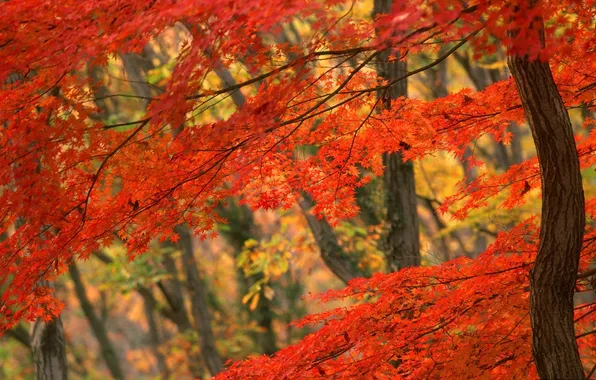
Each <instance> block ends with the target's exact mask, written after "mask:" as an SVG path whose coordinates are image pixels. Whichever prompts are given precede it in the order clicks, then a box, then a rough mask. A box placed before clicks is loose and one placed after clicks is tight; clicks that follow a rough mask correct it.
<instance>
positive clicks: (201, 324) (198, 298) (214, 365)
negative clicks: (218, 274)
mask: <svg viewBox="0 0 596 380" xmlns="http://www.w3.org/2000/svg"><path fill="white" fill-rule="evenodd" d="M174 231H176V233H177V234H178V235H180V248H181V250H182V260H183V263H184V267H185V270H186V283H187V286H188V293H189V294H190V297H191V298H190V303H191V309H192V316H193V318H194V322H195V326H196V329H197V331H198V332H199V346H200V347H201V355H202V356H203V360H204V361H205V364H206V365H207V369H208V370H209V373H210V374H211V375H213V376H215V375H217V374H218V373H219V372H221V370H222V368H223V360H222V359H221V356H219V352H217V347H216V346H215V336H214V334H213V329H212V328H211V315H210V313H209V306H208V304H207V292H206V291H205V284H204V283H203V281H202V279H201V277H200V274H199V270H198V269H197V262H196V260H195V257H194V249H193V245H192V235H191V234H190V231H189V230H188V228H187V227H186V226H184V225H178V226H176V227H175V228H174Z"/></svg>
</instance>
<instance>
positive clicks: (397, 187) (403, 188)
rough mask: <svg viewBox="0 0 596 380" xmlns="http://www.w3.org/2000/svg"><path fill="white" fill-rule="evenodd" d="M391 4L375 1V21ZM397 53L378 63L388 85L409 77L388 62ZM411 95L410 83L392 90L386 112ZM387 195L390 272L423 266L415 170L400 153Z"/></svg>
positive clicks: (392, 160) (389, 162)
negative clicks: (421, 263) (392, 81)
mask: <svg viewBox="0 0 596 380" xmlns="http://www.w3.org/2000/svg"><path fill="white" fill-rule="evenodd" d="M392 3H393V1H392V0H375V2H374V10H373V17H374V16H375V15H377V14H380V13H389V12H390V11H391V6H392ZM393 53H394V52H392V51H391V49H386V50H385V51H383V52H381V54H380V55H379V57H378V60H377V74H378V75H379V77H381V78H383V79H386V80H387V81H391V80H394V79H396V78H399V77H400V76H403V75H404V74H405V73H407V68H406V62H405V61H404V60H397V59H396V60H393V61H390V60H389V55H391V54H393ZM407 95H408V82H407V80H406V79H403V80H401V81H399V82H398V83H396V84H395V85H394V86H392V87H391V88H390V89H389V90H388V92H387V93H384V92H380V93H379V94H378V96H383V97H384V99H383V100H384V103H385V107H386V108H391V100H392V99H397V98H399V97H401V96H407ZM383 161H384V163H385V177H384V180H385V192H386V206H387V222H388V224H389V230H388V232H387V235H386V236H385V247H384V248H385V249H384V250H385V257H386V260H387V269H388V270H389V271H390V272H394V271H397V270H399V269H402V268H405V267H409V266H418V265H420V240H419V231H418V224H419V222H418V211H417V208H416V186H415V185H416V182H415V181H414V166H413V165H412V163H411V162H404V160H403V157H402V155H401V153H400V152H395V153H390V154H385V155H384V157H383Z"/></svg>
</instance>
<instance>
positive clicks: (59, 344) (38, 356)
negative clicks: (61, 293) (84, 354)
mask: <svg viewBox="0 0 596 380" xmlns="http://www.w3.org/2000/svg"><path fill="white" fill-rule="evenodd" d="M43 285H44V286H49V284H48V283H47V282H45V281H44V284H43ZM65 347H66V345H65V341H64V328H63V326H62V318H60V317H58V318H55V319H52V320H51V321H49V322H44V321H43V320H42V319H38V320H37V322H35V323H33V325H32V328H31V351H32V352H33V363H34V365H35V378H36V379H37V380H66V379H68V366H67V363H66V349H65Z"/></svg>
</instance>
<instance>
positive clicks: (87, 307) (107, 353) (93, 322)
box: [69, 262, 124, 379]
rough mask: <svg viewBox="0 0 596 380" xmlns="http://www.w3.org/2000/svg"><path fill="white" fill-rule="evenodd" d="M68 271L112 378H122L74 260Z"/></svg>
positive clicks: (111, 346) (122, 375) (120, 370)
mask: <svg viewBox="0 0 596 380" xmlns="http://www.w3.org/2000/svg"><path fill="white" fill-rule="evenodd" d="M69 272H70V277H71V278H72V281H73V283H74V287H75V293H76V294H77V298H78V299H79V302H80V304H81V309H83V313H85V316H86V317H87V320H88V321H89V325H90V326H91V331H93V335H95V338H96V339H97V341H98V342H99V346H100V348H101V355H102V356H103V359H104V361H105V362H106V365H107V367H108V369H109V370H110V373H111V374H112V377H113V378H114V379H124V374H123V372H122V369H121V368H120V362H119V361H118V355H117V354H116V350H115V349H114V346H113V345H112V341H111V340H110V337H109V336H108V333H107V331H106V328H105V326H104V324H103V323H102V321H101V320H100V318H99V317H98V315H97V314H96V312H95V310H94V309H93V305H92V304H91V301H89V297H87V290H86V289H85V284H84V283H83V279H82V278H81V273H80V272H79V268H78V267H77V265H76V264H75V263H74V262H73V263H72V264H70V268H69Z"/></svg>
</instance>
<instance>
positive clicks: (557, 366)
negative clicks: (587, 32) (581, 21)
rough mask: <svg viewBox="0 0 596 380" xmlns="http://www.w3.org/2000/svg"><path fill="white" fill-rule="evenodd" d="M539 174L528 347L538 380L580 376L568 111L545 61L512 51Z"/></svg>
mask: <svg viewBox="0 0 596 380" xmlns="http://www.w3.org/2000/svg"><path fill="white" fill-rule="evenodd" d="M508 64H509V68H510V70H511V73H512V74H513V78H514V79H515V83H516V85H517V89H518V92H519V95H520V98H521V101H522V105H523V108H524V111H525V113H526V118H527V120H528V124H529V125H530V129H531V131H532V136H533V138H534V143H535V145H536V150H537V153H538V162H539V164H540V173H541V178H542V221H541V226H540V246H539V248H538V256H537V257H536V262H535V264H534V267H533V269H532V272H531V277H530V320H531V325H532V334H533V336H532V349H533V352H534V359H535V361H536V367H537V369H538V374H539V375H540V378H542V379H582V378H584V376H585V375H584V371H583V368H582V363H581V360H580V357H579V352H578V348H577V343H576V340H575V331H574V324H573V289H574V286H575V282H576V275H577V269H578V264H579V255H580V249H581V246H582V239H583V233H584V224H585V217H584V193H583V189H582V178H581V173H580V167H579V159H578V155H577V150H576V146H575V141H574V138H573V130H572V127H571V122H570V120H569V116H568V114H567V111H566V109H565V106H564V104H563V101H562V99H561V96H560V94H559V92H558V90H557V87H556V85H555V82H554V80H553V76H552V73H551V70H550V67H549V65H548V62H540V61H537V60H532V61H530V60H529V59H528V58H527V57H520V56H510V57H509V58H508Z"/></svg>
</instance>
